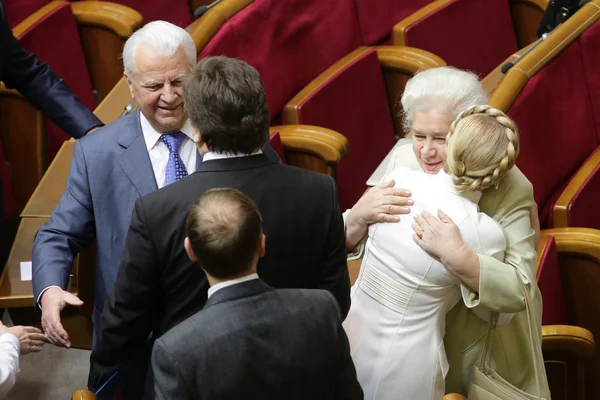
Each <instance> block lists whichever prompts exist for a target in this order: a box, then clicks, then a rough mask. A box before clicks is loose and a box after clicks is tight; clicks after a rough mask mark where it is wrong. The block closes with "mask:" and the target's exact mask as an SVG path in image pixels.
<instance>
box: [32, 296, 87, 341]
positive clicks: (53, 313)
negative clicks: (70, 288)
mask: <svg viewBox="0 0 600 400" xmlns="http://www.w3.org/2000/svg"><path fill="white" fill-rule="evenodd" d="M41 303H42V328H44V331H45V332H46V336H47V337H48V340H49V341H50V343H52V344H53V345H55V346H59V347H66V348H69V347H71V342H70V341H69V334H68V333H67V331H66V330H65V328H63V326H62V324H61V322H60V312H61V311H62V310H63V309H64V308H65V307H66V306H67V305H70V306H74V307H81V306H82V305H83V301H81V300H80V299H79V297H77V296H75V295H73V294H71V293H69V292H67V291H66V290H62V289H60V288H57V287H51V288H49V289H47V290H46V291H45V292H44V293H43V294H42V299H41Z"/></svg>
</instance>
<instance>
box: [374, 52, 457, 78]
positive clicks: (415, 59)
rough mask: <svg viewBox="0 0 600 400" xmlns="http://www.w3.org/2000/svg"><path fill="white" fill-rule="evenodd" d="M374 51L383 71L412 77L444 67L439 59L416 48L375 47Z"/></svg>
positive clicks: (442, 61) (444, 63) (443, 62)
mask: <svg viewBox="0 0 600 400" xmlns="http://www.w3.org/2000/svg"><path fill="white" fill-rule="evenodd" d="M374 49H375V50H376V51H377V57H378V58H379V62H380V63H381V66H382V68H383V69H384V70H391V71H398V72H405V73H407V74H410V76H412V75H414V74H416V73H417V72H418V71H421V70H424V69H429V68H436V67H444V66H446V62H445V61H444V60H442V59H441V58H440V57H438V56H436V55H435V54H433V53H431V52H429V51H426V50H421V49H417V48H416V47H410V46H402V47H399V46H377V47H374Z"/></svg>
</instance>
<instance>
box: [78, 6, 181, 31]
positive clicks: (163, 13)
mask: <svg viewBox="0 0 600 400" xmlns="http://www.w3.org/2000/svg"><path fill="white" fill-rule="evenodd" d="M87 1H94V0H87ZM110 1H112V2H113V3H118V4H123V5H125V6H127V7H131V8H133V9H134V10H136V11H137V12H139V13H140V14H142V16H143V17H144V23H148V22H152V21H156V20H163V21H167V22H170V23H172V24H175V25H177V26H180V27H182V28H185V27H186V26H188V25H189V24H191V23H192V11H191V10H190V5H189V3H188V0H168V1H165V0H153V1H148V0H110Z"/></svg>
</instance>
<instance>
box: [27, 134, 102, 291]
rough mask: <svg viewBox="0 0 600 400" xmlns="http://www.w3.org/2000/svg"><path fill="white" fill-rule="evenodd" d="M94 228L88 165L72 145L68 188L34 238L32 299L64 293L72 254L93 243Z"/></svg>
mask: <svg viewBox="0 0 600 400" xmlns="http://www.w3.org/2000/svg"><path fill="white" fill-rule="evenodd" d="M95 232H96V225H95V219H94V209H93V206H92V195H91V192H90V186H89V181H88V171H87V164H86V161H85V154H84V152H83V147H82V146H81V142H79V141H77V142H75V150H74V152H73V159H72V160H71V170H70V171H69V177H68V178H67V188H66V190H65V192H64V193H63V195H62V197H61V199H60V203H59V205H58V207H56V209H54V211H53V212H52V216H51V217H50V220H48V222H46V223H45V224H44V226H42V228H41V229H40V230H39V231H38V232H37V234H36V235H35V239H34V241H33V254H32V274H33V282H32V283H33V293H34V296H35V297H34V299H35V300H36V302H37V301H38V297H39V295H40V293H41V292H42V291H43V290H44V289H45V288H47V287H49V286H59V287H61V288H63V289H65V290H66V288H67V284H68V282H69V274H70V273H71V268H72V264H73V257H74V256H75V254H77V253H79V252H81V251H82V250H84V249H85V248H86V247H87V246H88V245H89V244H90V243H91V242H92V240H94V237H95Z"/></svg>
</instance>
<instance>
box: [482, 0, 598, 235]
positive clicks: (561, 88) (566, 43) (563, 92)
mask: <svg viewBox="0 0 600 400" xmlns="http://www.w3.org/2000/svg"><path fill="white" fill-rule="evenodd" d="M598 4H600V2H599V1H598V0H595V1H593V2H591V3H588V4H586V5H585V6H584V7H583V8H582V9H581V10H580V12H578V13H577V14H576V15H574V16H573V17H571V18H570V19H569V20H567V22H565V23H564V24H563V25H561V26H560V27H559V28H558V29H557V30H556V31H555V32H554V33H552V34H551V35H550V36H549V37H548V39H546V40H545V41H544V42H543V43H542V44H541V45H540V46H538V47H536V48H535V49H534V50H532V51H531V52H530V53H529V54H527V55H526V56H524V57H523V59H522V60H521V61H520V62H519V63H518V64H517V65H516V66H515V67H513V68H511V69H510V70H509V71H508V73H507V74H506V76H505V77H504V78H503V79H502V80H501V81H500V82H499V83H498V85H497V87H496V89H495V91H494V92H493V93H492V96H491V98H490V100H489V104H490V105H492V106H494V107H497V108H500V109H502V110H503V111H507V112H508V115H509V116H510V117H511V118H512V119H513V120H514V121H515V122H516V123H517V125H518V127H519V132H520V140H521V153H520V154H519V158H518V159H517V165H518V166H519V168H520V169H521V170H522V171H523V173H524V174H525V175H526V176H527V177H528V178H529V180H530V181H531V182H532V184H533V186H534V194H535V199H536V202H537V204H538V207H539V209H540V223H541V225H542V228H544V227H548V226H551V214H552V208H553V204H554V201H555V200H556V199H557V197H558V195H559V194H560V192H561V191H562V189H563V188H564V187H565V186H566V184H567V183H568V182H569V181H570V178H571V177H572V176H573V174H574V173H575V172H576V171H577V169H578V168H579V167H580V166H581V165H582V164H583V163H584V162H585V160H586V159H588V157H589V156H590V154H592V152H593V151H594V150H595V149H596V147H597V146H598V144H599V134H600V133H599V132H598V129H599V128H600V127H599V126H598V123H597V118H598V116H599V115H600V113H599V108H598V106H599V104H600V97H597V96H598V94H599V93H600V89H599V88H600V86H598V83H600V82H599V80H598V78H597V77H595V76H594V77H591V78H590V74H596V72H595V71H597V70H598V69H599V68H600V63H595V64H594V62H595V61H594V60H598V61H600V57H598V56H597V54H593V55H588V54H587V53H588V52H589V53H591V52H592V51H590V50H589V49H587V48H588V47H589V48H591V49H593V51H597V48H598V45H599V44H598V41H600V38H595V36H592V35H593V34H594V33H595V32H599V33H600V29H599V28H598V27H597V25H598V24H600V22H599V19H600V12H599V5H598ZM588 28H589V29H590V32H588V33H587V34H586V36H585V38H586V40H585V41H581V40H579V39H578V38H579V36H580V35H581V34H582V33H583V32H587V29H588ZM588 35H589V36H588ZM590 81H591V82H592V83H594V86H592V85H590ZM586 226H589V225H586Z"/></svg>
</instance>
